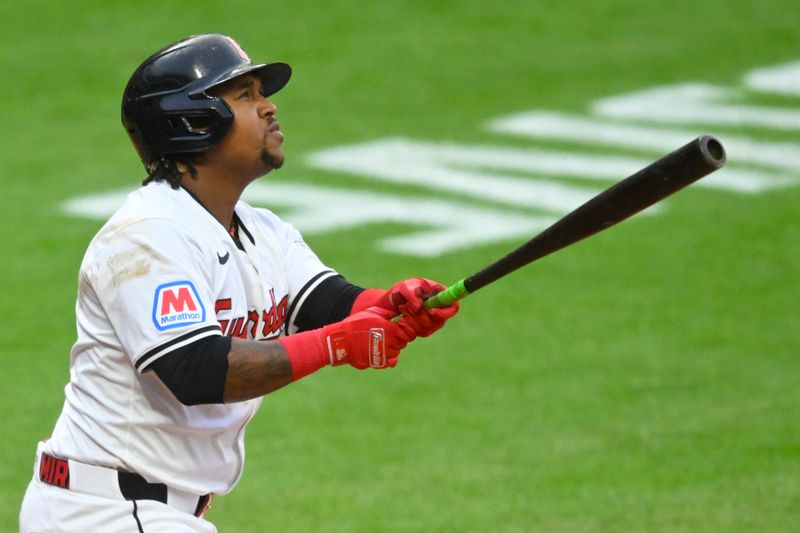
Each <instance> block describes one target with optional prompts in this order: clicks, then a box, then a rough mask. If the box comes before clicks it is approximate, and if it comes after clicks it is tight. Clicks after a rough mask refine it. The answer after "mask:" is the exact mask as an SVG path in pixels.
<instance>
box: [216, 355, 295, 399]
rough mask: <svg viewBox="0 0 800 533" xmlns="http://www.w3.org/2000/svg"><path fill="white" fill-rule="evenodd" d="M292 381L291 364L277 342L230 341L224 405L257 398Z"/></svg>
mask: <svg viewBox="0 0 800 533" xmlns="http://www.w3.org/2000/svg"><path fill="white" fill-rule="evenodd" d="M291 382H292V365H291V362H290V361H289V356H288V355H287V353H286V350H285V349H284V347H283V346H282V345H281V343H280V342H278V341H249V340H241V339H233V343H232V344H231V351H230V352H229V353H228V373H227V376H226V377H225V394H224V401H225V403H233V402H241V401H244V400H250V399H252V398H258V397H260V396H263V395H265V394H269V393H270V392H273V391H276V390H278V389H280V388H281V387H283V386H285V385H288V384H289V383H291Z"/></svg>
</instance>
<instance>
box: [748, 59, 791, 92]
mask: <svg viewBox="0 0 800 533" xmlns="http://www.w3.org/2000/svg"><path fill="white" fill-rule="evenodd" d="M744 83H745V85H746V86H747V88H749V89H752V90H754V91H760V92H765V93H775V94H786V95H789V96H800V61H794V62H791V63H784V64H782V65H776V66H773V67H766V68H758V69H755V70H753V71H752V72H750V73H749V74H747V75H746V76H745V78H744Z"/></svg>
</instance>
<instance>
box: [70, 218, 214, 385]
mask: <svg viewBox="0 0 800 533" xmlns="http://www.w3.org/2000/svg"><path fill="white" fill-rule="evenodd" d="M92 246H93V247H95V248H96V249H95V253H94V256H93V257H92V258H91V259H89V260H87V262H86V263H85V264H84V267H83V270H84V272H83V275H84V276H85V278H86V279H87V280H88V282H89V283H90V284H91V286H92V288H93V290H94V293H95V294H96V297H97V299H98V301H99V303H100V305H101V306H102V308H103V310H104V311H105V315H106V316H107V318H108V321H109V324H110V326H111V327H112V329H113V330H114V332H115V334H116V336H117V338H118V339H119V342H120V345H121V346H120V347H121V349H122V350H123V351H124V352H125V353H126V354H128V356H129V357H130V358H131V361H132V362H133V364H134V365H135V367H136V369H137V371H139V372H140V373H141V372H144V371H145V370H146V369H147V368H148V367H149V366H150V365H151V364H152V363H153V362H154V361H155V360H157V359H158V358H159V357H161V356H163V355H164V354H167V353H169V352H170V351H172V350H174V349H177V348H180V347H183V346H186V345H187V344H189V343H192V342H194V341H197V340H199V339H201V338H203V337H207V336H210V335H221V334H222V332H221V331H220V327H219V324H218V323H217V320H216V314H215V312H214V297H213V293H212V289H211V287H212V286H213V284H212V280H211V272H210V268H209V262H208V260H207V259H205V258H204V256H203V253H202V248H201V247H200V245H199V244H198V243H197V242H195V240H194V239H193V238H192V236H191V235H190V233H189V232H188V231H187V230H186V229H185V228H183V227H182V226H180V225H179V224H177V223H175V222H173V221H170V220H167V219H147V220H142V221H138V222H136V223H134V224H131V225H128V226H126V227H124V228H122V229H120V230H117V231H114V232H106V233H105V234H103V233H101V234H100V235H98V238H97V239H96V240H95V243H93V245H92Z"/></svg>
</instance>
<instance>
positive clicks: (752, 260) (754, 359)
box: [0, 0, 800, 532]
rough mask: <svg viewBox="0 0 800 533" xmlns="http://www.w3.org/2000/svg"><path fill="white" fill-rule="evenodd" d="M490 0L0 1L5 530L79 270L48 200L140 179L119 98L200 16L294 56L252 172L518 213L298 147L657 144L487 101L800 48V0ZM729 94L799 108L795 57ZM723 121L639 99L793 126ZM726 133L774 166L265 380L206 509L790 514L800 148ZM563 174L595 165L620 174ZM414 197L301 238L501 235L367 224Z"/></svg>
mask: <svg viewBox="0 0 800 533" xmlns="http://www.w3.org/2000/svg"><path fill="white" fill-rule="evenodd" d="M496 4H498V5H493V4H492V3H486V2H468V1H466V0H462V1H448V0H441V1H437V2H420V1H415V2H388V1H383V2H372V3H359V2H352V1H346V0H332V1H330V2H326V3H320V2H310V1H305V0H299V1H295V2H262V3H253V2H241V1H238V0H231V1H228V2H209V1H205V0H202V1H201V0H197V1H194V2H156V1H152V0H142V1H139V2H129V3H123V2H106V3H97V2H89V1H85V0H76V1H72V2H61V1H56V0H49V1H44V0H33V1H28V2H21V1H19V0H12V1H11V2H6V3H4V4H3V5H2V6H0V30H2V31H1V33H0V34H2V40H3V46H2V47H0V64H1V65H2V72H3V80H4V81H3V83H2V84H0V99H1V100H2V102H3V104H4V105H3V112H2V114H3V118H2V124H3V138H2V143H0V175H1V176H2V181H3V186H2V191H3V192H2V197H3V198H4V202H3V208H2V213H1V214H0V216H1V217H2V224H0V236H2V239H1V242H2V244H3V261H2V262H3V268H2V272H3V280H4V283H3V287H4V291H3V292H4V295H3V297H2V298H0V311H1V312H2V316H3V317H5V318H4V326H3V327H2V328H0V351H2V354H3V360H4V362H5V364H4V367H5V368H4V370H3V372H1V373H0V385H2V388H1V389H0V390H2V391H3V394H2V395H0V402H2V403H0V409H1V411H2V412H3V413H4V415H5V417H4V418H5V424H4V429H3V436H4V437H3V439H2V440H0V450H1V451H2V457H3V461H2V464H0V531H14V530H16V527H17V525H16V524H17V516H18V510H19V504H20V502H21V499H22V495H23V493H24V490H25V487H26V484H27V482H28V480H29V479H30V475H31V469H32V461H33V454H34V451H35V446H36V442H37V440H39V439H40V438H42V437H45V436H46V435H48V434H49V432H50V431H51V429H52V427H53V424H54V422H55V420H56V417H57V416H58V413H59V412H60V408H61V404H62V402H63V386H64V385H65V384H66V383H67V381H68V379H69V349H70V347H71V344H72V342H73V340H74V335H75V325H74V302H75V295H76V290H77V287H76V280H77V269H78V266H79V264H80V260H81V257H82V255H83V252H84V250H85V247H86V246H87V244H88V242H89V240H90V239H91V237H92V235H93V234H94V233H95V231H96V230H97V229H98V228H99V227H100V224H101V221H100V220H98V219H89V218H80V217H74V216H67V215H65V214H64V213H63V211H62V208H61V205H62V203H63V202H64V201H66V200H67V199H69V198H72V197H75V196H85V195H92V194H98V193H103V192H109V191H115V190H119V189H120V188H124V187H133V186H135V185H136V183H137V182H138V181H139V180H141V178H142V177H143V176H142V169H141V167H140V165H139V163H138V161H137V159H136V157H135V154H134V152H133V150H132V149H131V146H130V143H129V141H128V139H127V137H126V136H125V134H124V131H123V129H122V127H121V125H120V121H119V100H120V96H121V93H122V90H123V88H124V85H125V83H126V82H127V79H128V76H129V75H130V73H131V72H132V70H133V69H134V68H135V67H136V66H137V65H138V64H139V62H140V61H141V60H142V59H144V57H146V56H147V55H148V54H149V53H150V52H152V51H154V50H155V49H157V48H158V47H160V46H162V45H163V44H165V43H167V42H170V41H173V40H176V39H178V38H180V37H183V36H185V35H189V34H195V33H205V32H212V31H213V32H221V33H226V34H229V35H232V36H234V37H235V38H237V39H238V40H239V41H240V42H241V43H242V44H243V46H244V47H245V49H247V50H248V52H249V53H250V55H251V56H252V57H254V59H261V58H269V59H280V60H285V61H287V62H289V63H291V64H292V66H293V67H294V71H295V74H294V77H293V79H292V81H291V83H290V85H289V86H288V87H287V88H286V89H285V91H284V92H281V93H280V94H279V95H277V96H276V97H275V101H276V103H277V105H278V107H279V109H280V112H279V118H280V121H281V127H282V130H283V131H284V132H285V133H286V142H285V145H284V147H285V152H286V154H287V164H286V165H285V167H284V168H283V169H282V170H280V172H279V173H275V174H274V175H269V176H267V177H266V178H265V179H264V180H263V185H264V186H265V187H267V188H268V187H269V185H270V183H271V182H275V183H281V184H290V185H291V184H293V183H298V182H302V183H304V184H316V185H318V186H326V187H337V188H341V189H344V190H356V189H358V190H364V191H369V192H373V193H376V194H388V195H396V196H400V197H403V196H409V197H414V198H419V197H427V198H431V199H438V200H443V201H449V202H456V203H458V204H459V205H470V206H474V207H476V208H491V209H493V210H494V211H500V212H509V213H516V214H520V215H526V216H527V215H536V214H537V211H536V210H534V209H529V208H525V207H521V206H519V205H516V206H511V205H507V204H503V203H502V202H498V201H494V200H491V199H481V198H476V197H474V196H468V195H461V194H458V193H456V192H447V191H441V190H433V189H431V188H428V187H425V186H423V185H420V184H413V183H386V182H384V181H378V180H370V179H366V178H365V177H364V176H360V175H357V174H354V173H350V172H346V171H339V172H335V171H331V170H325V169H322V168H319V167H317V166H313V165H310V164H309V163H308V157H309V156H310V155H311V154H313V153H315V152H317V151H320V150H323V149H329V148H332V147H339V146H345V145H353V144H357V143H365V142H368V141H372V140H375V139H383V138H406V139H417V140H424V141H425V142H430V143H437V142H448V143H454V144H458V145H465V146H473V145H482V144H486V145H491V146H502V147H512V148H515V149H520V150H522V149H526V148H533V147H537V148H539V149H553V150H561V151H569V150H572V151H577V150H580V152H581V153H592V154H600V155H622V154H624V155H632V154H633V155H636V156H637V157H640V158H645V159H650V160H654V159H655V158H657V157H658V156H659V155H661V154H659V153H658V152H657V151H647V150H643V149H632V150H623V149H621V148H619V147H617V148H614V147H609V146H604V145H602V144H597V145H591V146H585V145H580V146H579V145H578V144H576V143H575V142H574V141H570V140H566V139H561V140H555V139H553V140H547V139H544V140H532V139H525V138H521V137H519V136H509V135H505V136H504V135H498V134H493V133H490V132H489V131H488V130H487V128H486V124H487V122H488V121H489V120H491V119H493V118H496V117H500V116H506V115H510V114H514V113H519V112H522V111H528V110H549V111H554V112H559V113H564V114H577V115H582V116H587V113H589V112H590V111H589V110H590V105H591V104H592V103H593V102H596V101H597V100H598V99H601V98H607V97H611V96H617V95H621V94H626V93H630V92H633V91H641V90H644V89H648V88H652V87H660V86H665V85H671V84H676V83H684V82H698V83H706V84H712V85H716V86H723V87H737V88H739V89H742V87H743V83H744V82H743V81H742V80H743V78H744V76H745V75H746V73H748V72H751V71H753V70H754V69H758V68H761V67H767V66H774V65H779V64H783V63H789V62H792V61H797V60H800V30H798V28H800V5H798V4H796V3H795V2H789V1H786V0H781V1H778V0H760V1H756V0H731V1H727V2H726V1H723V0H710V1H707V2H692V1H688V0H669V1H667V0H655V1H653V2H649V3H647V4H643V3H641V2H634V1H631V0H610V1H607V2H601V3H583V2H561V3H550V4H553V5H546V4H545V3H532V2H524V1H520V0H514V1H509V2H500V3H496ZM731 98H733V100H732V102H733V104H741V105H748V106H756V107H754V109H764V108H767V107H769V108H778V109H782V110H785V111H786V113H785V116H786V117H791V116H793V115H792V113H797V112H798V110H799V109H800V82H798V86H797V87H796V90H795V94H794V95H789V94H783V95H776V94H768V93H767V92H761V93H759V92H758V91H743V92H742V94H738V93H737V95H734V96H732V97H731ZM680 103H681V102H679V101H678V102H675V104H676V105H680ZM759 106H760V107H759ZM724 120H725V113H720V115H719V122H716V121H713V122H714V123H711V122H709V121H706V123H694V124H686V123H678V122H676V123H673V124H668V125H664V124H659V125H656V126H653V124H652V123H648V122H647V121H631V122H630V123H631V124H637V125H643V126H648V125H649V126H653V127H658V128H669V127H673V128H679V129H681V130H682V131H686V130H688V131H693V132H695V133H696V134H701V133H706V132H708V133H713V134H715V135H717V136H718V137H719V138H720V139H722V140H723V142H725V140H726V136H731V137H735V138H747V139H750V140H752V141H753V142H758V143H762V145H763V144H769V145H770V146H772V145H776V144H779V145H781V146H784V147H785V146H788V145H792V146H794V145H795V143H800V120H798V122H797V123H796V125H795V127H794V128H792V127H791V126H786V127H783V128H770V127H767V126H765V125H764V124H758V123H757V122H758V120H756V121H755V122H756V123H753V122H751V123H738V124H735V123H724ZM686 140H687V141H688V140H690V139H686ZM675 147H676V148H677V146H675ZM729 157H730V161H731V164H730V172H735V171H752V172H753V173H755V174H759V173H763V174H765V175H766V174H769V175H775V176H779V177H781V178H786V179H789V180H795V181H794V182H793V183H788V184H787V185H785V186H783V187H776V188H771V189H768V190H764V191H761V192H759V193H758V194H744V193H736V192H731V191H727V190H723V189H717V188H708V187H706V188H703V187H692V188H691V189H689V190H687V191H684V192H682V193H680V194H678V195H677V196H676V197H675V198H672V199H670V200H669V201H668V202H667V205H666V207H665V208H664V209H663V211H662V212H661V213H659V214H658V215H657V216H649V217H645V216H642V217H637V218H636V219H633V220H631V221H628V222H625V223H624V224H622V225H621V226H619V227H617V228H613V229H611V230H609V231H608V232H605V233H603V234H600V235H598V236H596V237H593V238H592V239H590V240H587V241H585V242H583V243H580V244H578V245H576V246H574V247H571V248H568V249H566V250H564V251H562V252H559V253H558V254H555V255H553V256H551V257H548V258H546V259H544V260H542V261H540V262H538V263H536V264H534V265H532V266H530V267H528V268H527V269H525V270H523V271H520V272H517V273H515V274H514V275H512V276H510V277H508V278H506V279H504V280H502V281H501V282H498V283H497V284H496V285H493V286H491V287H489V288H486V289H484V291H481V292H480V293H479V294H476V295H474V296H472V297H470V298H468V299H466V300H465V301H464V302H463V306H462V313H461V314H460V315H459V316H458V317H457V319H454V320H453V321H452V322H451V323H450V324H448V326H447V327H446V328H445V329H444V330H442V331H441V332H440V333H439V334H437V335H436V336H434V337H432V338H429V339H422V340H420V341H418V342H415V343H414V344H413V345H411V346H410V347H409V348H408V349H407V350H406V351H405V352H404V355H403V357H402V361H401V364H400V365H399V366H398V368H397V369H395V370H394V371H391V372H382V373H368V372H356V371H355V370H350V369H344V368H342V369H327V370H325V371H321V372H319V373H318V374H315V375H314V376H311V377H309V378H307V379H305V380H303V381H301V382H299V383H297V384H295V385H293V386H291V387H288V388H286V389H285V390H282V391H279V392H278V393H276V394H274V395H273V396H270V397H268V398H267V399H266V401H265V402H264V405H263V407H262V409H261V412H260V413H259V414H258V416H257V417H256V419H255V420H254V421H253V422H252V423H251V425H250V427H249V430H248V434H247V446H248V460H247V465H246V469H245V474H244V476H243V478H242V480H241V482H240V484H239V485H238V487H237V488H236V489H235V490H234V491H233V492H232V493H231V494H229V495H227V496H224V497H219V498H217V499H216V501H215V505H214V507H213V509H212V511H211V512H210V514H209V515H208V516H209V518H210V519H211V520H212V521H213V522H215V523H216V524H217V526H218V527H219V529H220V531H223V532H262V531H331V532H334V531H335V532H345V531H404V532H405V531H419V532H422V531H509V532H510V531H548V532H549V531H564V532H579V531H620V532H622V531H625V532H627V531H646V532H666V531H692V532H694V531H743V532H744V531H746V532H751V531H759V532H762V531H797V530H798V528H800V358H798V355H800V303H799V302H798V300H800V217H798V205H800V186H798V183H800V181H798V180H800V172H799V171H798V168H800V165H798V167H796V168H794V169H792V168H789V167H790V166H791V165H789V167H785V168H783V170H781V171H776V170H775V168H772V167H768V166H764V165H762V166H759V165H757V164H749V163H748V162H747V161H742V160H739V161H737V160H736V157H737V154H736V153H734V152H733V151H729ZM792 161H794V160H792ZM728 171H729V169H728V168H726V169H723V170H722V171H720V173H719V179H721V180H724V179H725V175H726V174H725V173H726V172H728ZM506 174H508V173H506ZM759 175H760V174H759ZM515 176H516V177H518V178H520V179H524V180H530V181H534V180H536V179H541V178H547V177H548V176H547V175H544V174H542V175H538V176H537V175H533V174H530V173H527V174H526V173H521V172H520V173H516V174H515ZM730 176H731V177H732V176H733V174H730ZM623 177H624V176H619V178H620V179H621V178H623ZM574 178H575V179H572V180H569V182H570V183H577V184H579V185H587V186H589V185H590V186H591V187H593V188H595V189H597V190H599V189H600V188H602V187H603V186H607V185H610V184H611V183H612V182H613V181H614V180H610V179H606V180H604V181H602V180H601V181H597V180H589V179H583V177H582V176H574ZM561 182H562V183H567V180H561ZM274 207H275V210H276V211H277V212H279V213H285V214H286V216H287V218H288V219H289V220H290V221H291V220H292V219H291V216H290V215H291V211H290V210H286V209H284V207H282V206H274ZM408 209H409V218H410V220H409V223H408V224H403V223H398V222H397V221H390V222H386V221H383V222H378V223H375V224H366V225H360V226H357V227H353V228H350V229H342V230H337V231H333V232H310V233H308V234H307V235H306V237H307V241H308V242H309V244H310V245H311V246H312V247H313V248H314V249H315V250H316V251H317V253H318V255H320V257H322V258H323V260H324V261H326V262H327V263H328V264H329V265H330V266H332V267H334V268H336V269H337V270H339V271H340V272H341V273H343V274H344V275H345V276H346V277H348V279H350V280H352V281H353V282H355V283H358V284H361V285H363V286H384V287H386V286H388V285H390V284H391V283H392V282H394V281H395V280H397V279H400V278H404V277H409V276H417V275H421V276H425V277H430V278H434V279H437V280H440V281H442V282H445V283H451V282H454V281H456V280H458V279H460V278H461V277H464V276H465V275H468V274H471V273H472V272H474V271H475V270H477V269H479V268H481V267H483V266H484V265H485V264H486V263H487V262H489V261H491V260H494V259H495V258H497V257H499V256H500V255H502V254H504V253H505V252H507V251H508V250H510V249H511V248H512V247H513V246H516V244H518V243H519V242H521V240H522V239H516V240H515V239H507V240H501V241H497V242H492V243H487V244H483V245H475V246H468V247H465V248H461V249H457V250H453V251H450V252H448V253H445V254H443V255H440V256H438V257H428V258H426V257H420V256H414V255H403V254H397V253H391V252H388V251H385V250H383V249H382V248H380V246H379V241H380V239H383V238H386V237H389V236H396V235H403V234H408V233H409V232H413V231H419V230H420V229H421V228H424V227H425V225H426V219H425V217H424V214H423V213H418V212H415V211H414V208H413V202H409V207H408ZM550 215H551V216H553V217H555V216H556V215H554V214H553V213H550ZM412 221H413V222H412Z"/></svg>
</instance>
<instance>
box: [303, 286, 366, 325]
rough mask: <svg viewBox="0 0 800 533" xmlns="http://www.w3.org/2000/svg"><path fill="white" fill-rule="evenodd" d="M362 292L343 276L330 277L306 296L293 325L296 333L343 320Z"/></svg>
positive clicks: (362, 290)
mask: <svg viewBox="0 0 800 533" xmlns="http://www.w3.org/2000/svg"><path fill="white" fill-rule="evenodd" d="M362 292H364V289H362V288H361V287H359V286H358V285H353V284H352V283H350V282H349V281H347V280H346V279H344V277H343V276H341V275H336V276H331V277H329V278H328V279H326V280H325V281H323V282H322V283H320V284H319V286H318V287H316V288H315V289H314V291H313V292H311V293H310V294H309V295H308V297H307V298H306V300H305V301H304V302H303V306H302V307H301V308H300V310H299V311H298V313H297V317H296V318H295V319H294V324H295V325H296V326H297V328H298V331H308V330H311V329H317V328H321V327H322V326H327V325H328V324H333V323H334V322H339V321H341V320H344V319H345V318H347V316H348V315H349V314H350V310H351V309H352V308H353V302H355V301H356V297H358V295H359V294H361V293H362Z"/></svg>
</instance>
